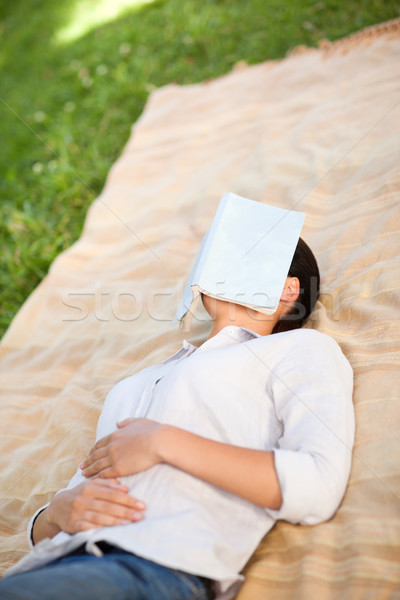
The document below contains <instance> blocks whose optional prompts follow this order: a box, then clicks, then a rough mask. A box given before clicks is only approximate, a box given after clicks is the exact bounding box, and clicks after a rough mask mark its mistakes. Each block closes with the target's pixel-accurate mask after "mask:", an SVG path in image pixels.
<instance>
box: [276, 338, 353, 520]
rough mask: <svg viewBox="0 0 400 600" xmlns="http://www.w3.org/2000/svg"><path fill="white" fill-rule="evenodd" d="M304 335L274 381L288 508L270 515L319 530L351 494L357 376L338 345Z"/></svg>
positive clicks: (279, 470)
mask: <svg viewBox="0 0 400 600" xmlns="http://www.w3.org/2000/svg"><path fill="white" fill-rule="evenodd" d="M304 333H305V334H306V335H301V336H299V337H298V338H297V339H296V340H295V344H294V345H292V346H291V348H290V350H289V351H288V353H287V355H286V356H285V359H284V360H282V361H281V362H280V363H279V365H278V366H277V368H276V369H275V370H274V373H272V376H271V386H272V390H271V391H272V396H273V399H274V403H275V410H276V414H277V417H278V419H279V421H280V422H281V424H282V428H283V433H282V436H281V437H280V439H279V440H278V442H277V444H276V447H275V449H274V459H275V468H276V471H277V475H278V479H279V483H280V487H281V493H282V499H283V502H282V506H281V508H280V509H279V510H277V511H272V510H269V511H268V512H269V513H270V514H271V515H272V516H273V517H274V518H275V519H283V520H286V521H289V522H291V523H302V524H305V525H314V524H316V523H320V522H322V521H325V520H327V519H329V518H330V517H331V516H332V515H333V514H334V513H335V511H336V510H337V508H338V506H339V504H340V502H341V500H342V498H343V495H344V492H345V489H346V485H347V481H348V477H349V473H350V467H351V456H352V448H353V443H354V409H353V403H352V392H353V372H352V369H351V367H350V365H349V363H348V361H347V359H346V358H345V357H344V355H343V354H342V352H341V350H340V348H339V346H338V345H337V344H336V342H335V341H334V340H332V339H331V338H329V337H328V336H325V335H323V334H320V333H318V332H315V331H311V330H308V331H307V330H306V331H305V332H304ZM278 335H279V334H278Z"/></svg>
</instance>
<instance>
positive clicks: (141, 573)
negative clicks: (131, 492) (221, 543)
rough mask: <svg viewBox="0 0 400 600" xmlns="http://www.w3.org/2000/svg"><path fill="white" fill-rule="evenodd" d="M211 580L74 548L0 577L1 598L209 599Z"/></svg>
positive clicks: (125, 555)
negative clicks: (41, 564)
mask: <svg viewBox="0 0 400 600" xmlns="http://www.w3.org/2000/svg"><path fill="white" fill-rule="evenodd" d="M213 597H214V595H213V593H212V591H211V582H210V581H209V580H207V579H204V578H202V577H197V576H195V575H189V574H187V573H183V572H182V571H177V570H174V569H168V568H167V567H163V566H161V565H158V564H156V563H153V562H151V561H149V560H146V559H144V558H140V557H139V556H136V555H135V554H131V553H129V552H125V551H123V550H120V549H119V548H113V547H108V548H107V551H106V553H105V554H104V556H102V557H96V556H92V555H90V554H86V553H85V552H84V550H78V551H75V552H73V553H72V554H69V555H67V556H64V557H63V558H60V559H58V560H56V561H54V562H52V563H50V564H48V565H45V566H44V567H41V568H40V569H35V570H34V571H27V572H25V573H20V574H16V575H12V576H10V577H6V578H5V579H2V580H1V581H0V598H1V600H111V599H112V600H209V599H211V598H213Z"/></svg>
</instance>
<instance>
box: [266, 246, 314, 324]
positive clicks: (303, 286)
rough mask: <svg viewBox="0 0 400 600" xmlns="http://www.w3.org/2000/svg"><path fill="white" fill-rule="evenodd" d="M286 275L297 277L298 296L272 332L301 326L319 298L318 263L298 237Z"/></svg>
mask: <svg viewBox="0 0 400 600" xmlns="http://www.w3.org/2000/svg"><path fill="white" fill-rule="evenodd" d="M288 277H297V279H298V280H299V284H300V286H299V287H300V289H299V296H298V298H297V300H296V301H295V302H294V303H293V304H292V307H291V309H290V310H289V311H288V312H287V313H286V314H285V315H284V316H283V317H281V319H280V320H279V321H278V322H277V323H276V325H275V327H274V329H273V331H272V333H279V332H281V331H289V330H290V329H298V328H299V327H302V325H304V323H305V322H306V320H307V318H308V316H309V315H310V313H311V311H312V309H313V308H314V306H315V303H316V302H317V300H318V298H319V285H320V275H319V269H318V264H317V261H316V259H315V256H314V254H313V253H312V251H311V249H310V248H309V246H307V244H306V243H305V241H304V240H303V239H302V238H299V241H298V243H297V247H296V250H295V252H294V255H293V259H292V263H291V265H290V268H289V273H288Z"/></svg>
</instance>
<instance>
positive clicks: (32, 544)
mask: <svg viewBox="0 0 400 600" xmlns="http://www.w3.org/2000/svg"><path fill="white" fill-rule="evenodd" d="M49 504H50V502H48V503H47V504H45V505H44V506H42V507H41V508H39V509H38V510H37V511H36V512H35V514H34V515H33V517H32V518H31V520H30V521H29V523H28V544H29V547H30V548H33V547H34V545H35V544H34V543H33V538H32V533H33V525H34V523H35V521H36V518H37V517H38V516H39V515H40V513H41V512H43V511H44V510H45V509H46V508H47V507H48V506H49Z"/></svg>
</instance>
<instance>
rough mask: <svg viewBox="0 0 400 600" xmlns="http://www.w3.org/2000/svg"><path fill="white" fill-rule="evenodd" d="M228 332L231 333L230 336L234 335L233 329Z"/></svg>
mask: <svg viewBox="0 0 400 600" xmlns="http://www.w3.org/2000/svg"><path fill="white" fill-rule="evenodd" d="M228 331H229V335H233V329H232V327H231V328H230V329H228Z"/></svg>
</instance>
